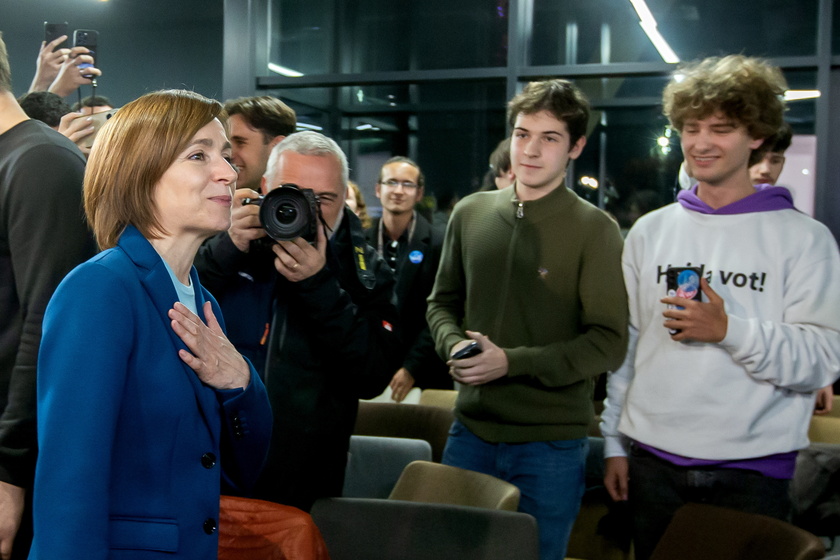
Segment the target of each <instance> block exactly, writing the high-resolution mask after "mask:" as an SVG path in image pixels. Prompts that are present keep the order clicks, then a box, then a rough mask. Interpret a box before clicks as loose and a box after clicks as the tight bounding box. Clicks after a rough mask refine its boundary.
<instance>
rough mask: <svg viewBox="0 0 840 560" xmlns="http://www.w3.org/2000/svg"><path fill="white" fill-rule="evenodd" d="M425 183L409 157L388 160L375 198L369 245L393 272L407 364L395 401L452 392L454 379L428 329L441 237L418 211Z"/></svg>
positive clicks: (394, 387)
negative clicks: (377, 214)
mask: <svg viewBox="0 0 840 560" xmlns="http://www.w3.org/2000/svg"><path fill="white" fill-rule="evenodd" d="M424 187H425V177H424V176H423V172H422V171H421V169H420V167H419V166H418V165H417V164H416V163H415V162H414V161H412V160H411V159H409V158H407V157H402V156H397V157H393V158H391V159H389V160H388V161H386V162H385V165H383V166H382V169H380V171H379V180H378V181H377V182H376V197H377V198H378V199H379V200H380V201H381V202H382V218H381V219H376V220H375V221H374V223H373V225H372V226H371V227H370V228H368V231H367V237H368V243H370V244H371V245H372V246H373V247H375V248H376V249H377V251H378V252H379V254H380V255H382V257H383V258H384V259H385V261H386V262H387V263H388V264H389V265H390V267H391V270H392V271H394V274H395V276H396V280H397V284H396V287H395V293H396V296H397V307H398V308H399V310H400V319H401V321H400V325H401V326H402V335H403V342H404V350H403V354H404V355H405V359H404V360H403V363H402V366H401V367H400V369H398V370H397V372H396V373H395V374H394V377H393V378H392V379H391V384H390V387H391V398H392V399H393V400H395V401H396V402H402V400H403V399H404V398H405V396H406V395H407V394H408V392H409V391H410V390H411V389H412V387H420V388H421V389H452V388H453V387H454V385H453V383H452V379H451V378H450V377H449V372H448V371H449V370H448V368H447V367H446V364H444V363H443V360H441V359H440V357H438V355H437V353H436V352H435V347H434V342H433V341H432V337H431V334H430V333H429V326H428V324H427V323H426V298H427V297H428V296H429V293H430V292H431V291H432V286H433V285H434V282H435V274H436V273H437V268H438V263H439V262H440V252H441V247H442V246H443V233H442V232H440V231H438V230H436V229H435V228H433V227H432V224H430V223H429V221H428V220H426V218H424V217H423V216H421V215H420V214H418V213H417V212H416V211H415V210H414V205H415V204H417V203H418V202H420V200H422V199H423V194H424Z"/></svg>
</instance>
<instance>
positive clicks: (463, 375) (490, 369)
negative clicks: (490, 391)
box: [446, 331, 508, 385]
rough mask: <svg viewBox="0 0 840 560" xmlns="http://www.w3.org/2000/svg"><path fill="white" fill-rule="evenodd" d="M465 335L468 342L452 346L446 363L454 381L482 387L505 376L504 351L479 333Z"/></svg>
mask: <svg viewBox="0 0 840 560" xmlns="http://www.w3.org/2000/svg"><path fill="white" fill-rule="evenodd" d="M466 335H467V336H468V337H469V338H470V340H469V342H467V341H461V342H459V343H458V344H456V345H455V346H453V350H454V351H451V356H450V358H449V360H448V361H447V362H446V365H448V366H449V373H450V375H451V376H452V378H453V379H454V380H455V381H457V382H458V383H463V384H464V385H483V384H485V383H489V382H490V381H494V380H496V379H499V378H500V377H504V376H505V375H507V373H508V359H507V354H505V351H504V350H502V349H501V348H499V347H498V346H497V345H496V344H494V343H493V341H492V340H490V339H489V338H488V337H487V336H485V335H483V334H481V333H480V332H476V331H466ZM456 348H457V350H455V349H456Z"/></svg>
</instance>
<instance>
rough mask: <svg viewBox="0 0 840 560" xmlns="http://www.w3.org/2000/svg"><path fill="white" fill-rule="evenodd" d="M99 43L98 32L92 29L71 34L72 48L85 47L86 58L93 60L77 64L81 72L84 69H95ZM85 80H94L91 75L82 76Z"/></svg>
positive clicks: (79, 30)
mask: <svg viewBox="0 0 840 560" xmlns="http://www.w3.org/2000/svg"><path fill="white" fill-rule="evenodd" d="M98 42H99V32H98V31H94V30H93V29H77V30H75V31H74V32H73V46H74V47H85V48H86V49H87V50H88V52H87V54H88V56H90V57H91V58H92V59H93V60H92V61H91V62H87V61H85V62H82V63H81V64H79V69H80V70H83V69H85V68H94V67H96V60H97V57H98V56H99V54H98V50H99V46H98V45H97V43H98ZM82 75H83V76H84V77H85V78H88V79H93V78H96V76H95V75H93V74H88V75H85V74H82Z"/></svg>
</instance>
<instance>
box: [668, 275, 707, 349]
mask: <svg viewBox="0 0 840 560" xmlns="http://www.w3.org/2000/svg"><path fill="white" fill-rule="evenodd" d="M665 281H666V288H667V290H668V297H680V298H685V299H693V300H695V301H700V300H701V296H700V269H699V268H696V267H685V268H673V267H669V268H668V270H666V271H665ZM668 309H684V308H683V307H680V306H678V305H672V304H669V305H668ZM668 332H669V333H671V334H678V333H679V332H680V330H679V329H668Z"/></svg>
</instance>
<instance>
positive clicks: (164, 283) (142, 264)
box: [119, 226, 218, 433]
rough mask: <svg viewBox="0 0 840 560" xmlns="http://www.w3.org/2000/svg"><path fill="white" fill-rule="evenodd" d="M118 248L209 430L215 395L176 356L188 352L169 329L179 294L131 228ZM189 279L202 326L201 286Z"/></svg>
mask: <svg viewBox="0 0 840 560" xmlns="http://www.w3.org/2000/svg"><path fill="white" fill-rule="evenodd" d="M119 245H120V247H121V248H122V249H123V250H124V251H125V253H126V254H127V255H128V257H129V258H130V259H131V260H132V262H134V264H135V266H136V267H137V275H138V278H139V279H140V283H141V284H142V286H143V289H144V290H145V292H146V294H147V295H148V296H149V299H150V300H151V302H152V305H153V306H154V308H155V310H156V311H157V313H158V315H159V316H160V319H161V323H162V328H163V329H165V331H166V332H167V333H168V335H169V339H170V341H171V342H172V348H171V349H169V350H167V351H171V352H174V354H175V359H177V360H178V361H179V362H181V367H182V369H183V372H184V375H186V376H187V379H188V380H189V383H190V385H191V386H192V388H193V392H194V393H195V397H196V401H197V403H198V407H199V409H200V411H201V414H202V416H203V418H204V421H205V423H206V424H207V425H208V427H211V428H212V427H213V425H214V424H213V422H212V421H211V419H217V418H218V412H217V410H216V407H217V401H216V396H215V392H214V391H213V390H212V389H211V390H207V389H208V387H207V386H205V385H204V384H203V383H202V382H201V380H199V378H198V375H196V373H195V371H193V369H192V368H191V367H189V366H188V365H187V364H185V363H184V362H183V361H182V360H181V358H180V357H179V356H178V355H177V354H178V351H179V350H181V349H183V350H186V351H188V352H189V351H190V350H189V348H187V345H186V344H184V342H183V341H182V340H181V337H179V336H178V335H177V334H176V333H175V331H174V330H173V329H172V325H171V322H172V321H171V319H170V318H169V310H170V309H172V306H173V305H174V304H175V302H176V301H178V294H177V293H176V292H175V287H174V286H173V285H172V278H171V277H170V276H169V272H168V271H167V270H166V266H165V265H164V264H163V260H162V259H161V257H160V255H158V253H157V251H155V249H154V247H152V245H151V244H150V243H149V242H148V240H146V238H144V237H143V236H142V235H141V234H140V232H139V231H137V230H136V229H135V228H134V227H133V226H129V227H128V228H126V231H125V233H123V235H122V237H120V241H119ZM190 279H191V281H192V283H193V286H194V287H195V294H196V308H197V310H198V312H199V318H200V319H201V320H202V322H203V321H204V317H203V310H202V307H203V305H204V296H203V294H202V292H201V285H200V284H199V282H198V274H197V273H196V272H195V268H193V269H192V271H191V272H190ZM210 433H216V430H213V429H210Z"/></svg>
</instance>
